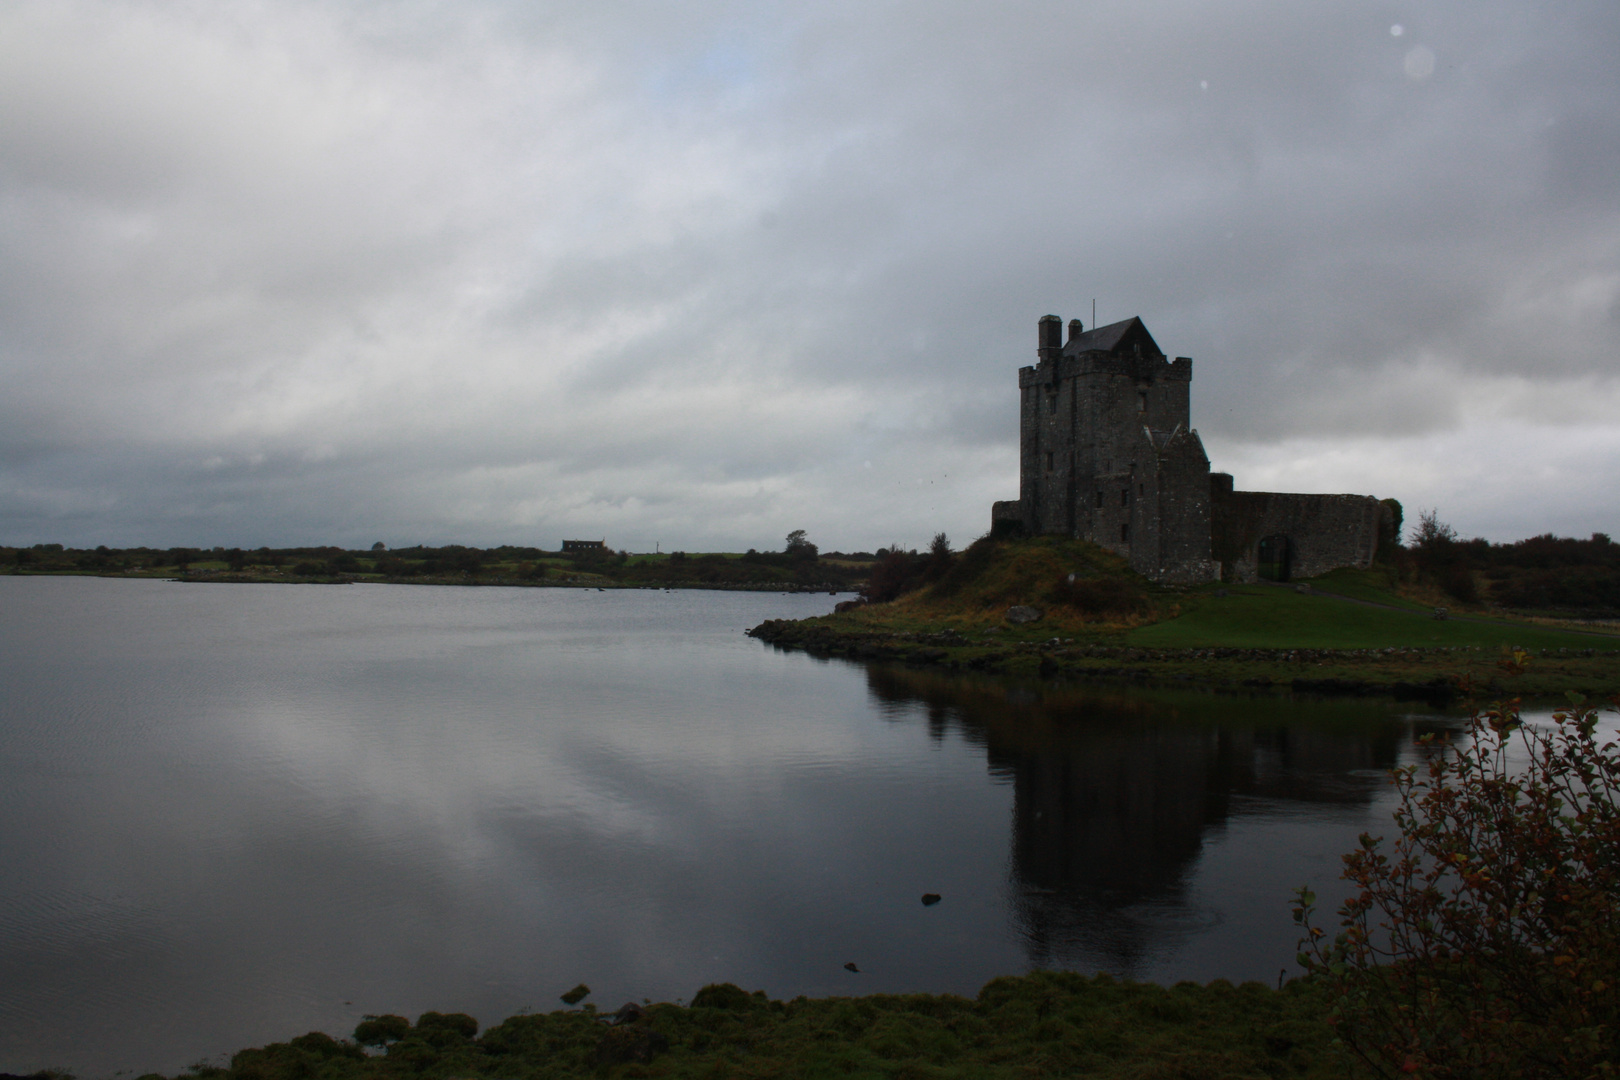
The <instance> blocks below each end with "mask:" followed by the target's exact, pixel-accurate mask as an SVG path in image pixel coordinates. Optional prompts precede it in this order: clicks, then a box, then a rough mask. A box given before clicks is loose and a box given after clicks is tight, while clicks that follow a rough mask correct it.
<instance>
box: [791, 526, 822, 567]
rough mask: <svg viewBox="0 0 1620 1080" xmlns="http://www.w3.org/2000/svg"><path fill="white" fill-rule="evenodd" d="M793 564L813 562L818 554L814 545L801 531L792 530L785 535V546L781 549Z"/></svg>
mask: <svg viewBox="0 0 1620 1080" xmlns="http://www.w3.org/2000/svg"><path fill="white" fill-rule="evenodd" d="M782 552H783V554H785V555H787V557H788V558H789V559H791V560H792V561H793V562H815V561H816V556H817V555H818V554H820V552H819V549H817V547H816V545H814V544H812V543H811V542H810V539H809V537H807V536H806V535H805V532H804V530H803V529H794V530H793V531H792V532H790V533H788V534H787V546H786V547H784V548H783V549H782Z"/></svg>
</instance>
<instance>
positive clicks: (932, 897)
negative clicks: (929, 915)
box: [923, 892, 940, 907]
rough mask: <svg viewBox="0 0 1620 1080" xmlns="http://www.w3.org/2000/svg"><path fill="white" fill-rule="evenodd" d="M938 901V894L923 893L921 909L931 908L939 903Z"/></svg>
mask: <svg viewBox="0 0 1620 1080" xmlns="http://www.w3.org/2000/svg"><path fill="white" fill-rule="evenodd" d="M939 899H940V897H939V893H937V892H925V893H923V907H933V906H934V905H935V904H937V903H939Z"/></svg>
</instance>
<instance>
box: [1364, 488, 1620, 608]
mask: <svg viewBox="0 0 1620 1080" xmlns="http://www.w3.org/2000/svg"><path fill="white" fill-rule="evenodd" d="M1391 562H1392V563H1393V564H1394V565H1395V566H1396V568H1397V569H1398V570H1399V571H1400V572H1401V573H1402V574H1403V576H1405V577H1406V578H1407V579H1408V580H1412V581H1417V582H1427V583H1430V584H1433V585H1434V586H1436V587H1438V588H1439V589H1440V590H1441V591H1443V592H1445V593H1446V594H1447V595H1449V596H1451V597H1452V598H1453V599H1456V600H1458V601H1460V602H1462V603H1465V604H1476V603H1491V604H1495V605H1498V606H1500V607H1504V608H1510V609H1513V610H1518V611H1546V612H1559V611H1563V612H1569V613H1572V614H1580V615H1585V616H1591V617H1603V618H1615V617H1620V544H1615V543H1614V542H1613V541H1612V540H1611V539H1610V538H1609V535H1608V534H1607V533H1593V534H1592V535H1591V537H1590V538H1589V539H1586V540H1577V539H1574V538H1572V537H1561V536H1554V535H1553V534H1552V533H1544V534H1542V535H1541V536H1532V537H1530V538H1529V539H1527V540H1516V541H1513V542H1512V543H1507V544H1493V543H1491V542H1490V541H1488V540H1484V539H1481V538H1477V537H1476V538H1475V539H1472V540H1464V539H1462V538H1461V537H1459V536H1458V535H1457V531H1456V530H1455V529H1453V528H1452V527H1451V526H1450V525H1448V524H1446V523H1445V522H1443V521H1441V520H1440V519H1439V516H1438V514H1437V512H1436V511H1433V510H1429V511H1426V512H1424V513H1423V514H1422V515H1420V517H1419V519H1418V524H1417V526H1416V527H1415V528H1414V529H1413V532H1412V538H1411V542H1410V543H1409V544H1408V545H1407V546H1406V547H1405V548H1403V549H1399V550H1398V551H1397V552H1396V554H1395V556H1394V557H1393V558H1392V559H1391Z"/></svg>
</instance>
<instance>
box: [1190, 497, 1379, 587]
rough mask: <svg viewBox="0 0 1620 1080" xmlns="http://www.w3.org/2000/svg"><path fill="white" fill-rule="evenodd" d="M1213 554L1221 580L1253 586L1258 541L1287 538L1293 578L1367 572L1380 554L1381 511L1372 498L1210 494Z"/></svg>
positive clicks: (1257, 575) (1257, 574) (1290, 569)
mask: <svg viewBox="0 0 1620 1080" xmlns="http://www.w3.org/2000/svg"><path fill="white" fill-rule="evenodd" d="M1211 495H1212V499H1211V507H1210V508H1211V511H1212V513H1211V519H1212V520H1211V523H1210V524H1211V530H1210V531H1211V537H1210V539H1211V543H1210V548H1211V553H1212V554H1213V555H1214V557H1215V559H1216V561H1217V562H1219V563H1220V564H1221V580H1223V581H1232V582H1248V581H1255V580H1257V579H1258V578H1259V573H1260V541H1261V540H1263V539H1265V538H1266V537H1271V536H1283V537H1287V538H1288V545H1289V554H1290V558H1289V564H1290V565H1289V577H1291V578H1306V577H1315V576H1317V575H1318V574H1325V573H1327V572H1328V571H1329V570H1336V569H1338V568H1339V567H1341V566H1353V567H1357V568H1359V569H1366V568H1367V567H1369V566H1371V565H1372V562H1373V557H1374V556H1375V555H1377V553H1378V522H1379V517H1380V515H1381V514H1382V513H1383V507H1381V506H1380V505H1379V502H1378V500H1377V499H1375V498H1373V497H1372V496H1371V495H1304V494H1292V493H1284V492H1276V491H1222V490H1220V488H1219V487H1215V488H1214V490H1213V491H1212V492H1211Z"/></svg>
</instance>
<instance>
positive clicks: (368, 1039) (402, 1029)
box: [354, 1013, 411, 1046]
mask: <svg viewBox="0 0 1620 1080" xmlns="http://www.w3.org/2000/svg"><path fill="white" fill-rule="evenodd" d="M410 1033H411V1022H410V1021H409V1020H407V1019H405V1018H404V1017H403V1016H396V1015H394V1014H393V1013H387V1014H385V1015H383V1016H367V1017H366V1018H365V1019H364V1020H362V1021H360V1023H359V1024H358V1025H357V1026H356V1027H355V1029H354V1041H355V1042H357V1043H359V1044H360V1045H361V1046H383V1045H385V1044H387V1043H391V1042H398V1041H399V1040H400V1039H403V1038H404V1037H405V1036H407V1035H409V1034H410Z"/></svg>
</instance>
